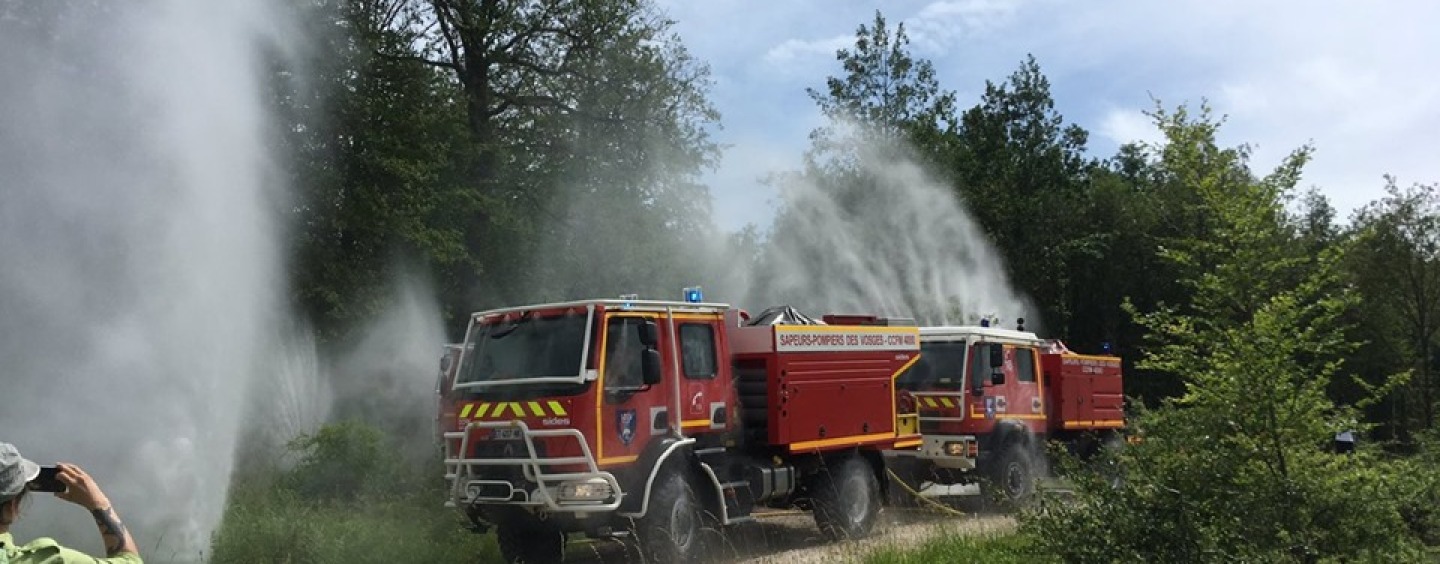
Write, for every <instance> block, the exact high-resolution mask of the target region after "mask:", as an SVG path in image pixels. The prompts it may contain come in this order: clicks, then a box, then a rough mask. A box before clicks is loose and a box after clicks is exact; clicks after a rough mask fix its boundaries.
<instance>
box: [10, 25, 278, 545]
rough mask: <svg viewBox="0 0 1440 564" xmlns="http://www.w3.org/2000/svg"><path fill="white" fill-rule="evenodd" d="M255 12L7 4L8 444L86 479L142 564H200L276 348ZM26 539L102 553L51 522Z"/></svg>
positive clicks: (36, 504)
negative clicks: (257, 380) (112, 507)
mask: <svg viewBox="0 0 1440 564" xmlns="http://www.w3.org/2000/svg"><path fill="white" fill-rule="evenodd" d="M264 5H265V3H263V2H190V1H188V0H160V1H154V2H140V3H133V2H131V3H111V2H96V1H78V0H76V1H46V2H21V1H11V2H4V3H3V4H0V189H3V195H0V264H3V265H4V268H3V269H0V358H4V359H5V368H4V372H5V375H4V379H3V385H0V395H3V398H4V402H3V407H0V428H3V429H4V433H3V436H0V440H4V441H9V442H13V443H16V444H17V445H18V446H19V447H20V449H21V450H22V452H24V453H26V455H27V456H29V457H31V458H34V459H35V460H37V461H38V462H41V463H51V462H54V461H73V462H76V463H78V464H81V465H82V466H85V467H87V468H88V469H89V470H90V471H91V473H92V474H94V475H95V476H96V477H97V478H98V479H99V480H100V482H101V485H102V486H103V487H104V488H105V490H106V493H107V494H109V496H110V498H111V500H112V501H114V502H115V503H116V506H117V507H118V508H119V510H120V512H121V513H122V514H123V515H124V516H125V517H126V521H127V523H128V524H129V526H130V528H131V530H132V532H133V533H134V534H135V536H136V537H137V539H136V540H137V542H139V544H140V547H141V550H142V551H144V552H145V555H146V559H147V560H152V561H161V562H163V561H171V560H180V561H193V560H198V559H200V558H202V557H203V554H204V552H205V551H206V547H207V546H208V542H209V537H210V534H211V532H212V531H213V530H214V528H215V527H216V525H217V523H218V522H219V519H220V516H221V513H222V511H223V508H224V501H225V496H226V490H227V487H228V484H229V478H230V473H231V467H232V463H233V452H234V449H235V444H236V441H237V438H238V436H239V435H240V433H241V429H242V426H243V425H245V421H244V420H243V417H244V413H245V411H244V409H243V404H244V402H245V399H246V396H247V392H248V391H249V387H250V383H251V381H252V379H253V378H254V375H256V374H259V373H263V372H265V371H267V370H270V369H271V368H273V367H271V366H268V364H269V362H270V361H269V360H268V359H269V358H271V357H272V356H273V355H272V354H271V352H272V351H271V350H269V348H270V346H271V345H273V344H274V343H275V342H276V340H277V339H278V336H277V331H276V328H277V327H282V326H284V323H282V322H281V319H282V318H283V317H284V315H283V313H282V312H281V311H280V307H279V304H280V301H279V298H280V296H281V295H282V292H283V286H282V283H281V281H280V280H281V278H282V277H281V275H280V271H279V258H280V253H279V234H278V232H279V229H278V226H277V225H276V221H274V220H275V218H274V214H273V210H274V209H276V205H277V200H276V198H275V197H276V196H278V194H276V193H274V192H273V191H272V188H270V187H272V186H275V184H276V183H275V177H274V176H273V174H272V168H271V167H270V164H269V159H270V155H267V154H266V151H265V142H264V139H263V127H264V125H265V123H266V118H265V114H264V109H263V104H262V101H261V97H260V94H261V91H262V90H261V85H260V84H259V82H258V80H257V78H258V73H257V72H256V71H257V69H258V64H257V63H258V61H257V60H256V55H257V53H258V51H257V48H256V47H257V42H256V39H257V37H260V36H261V35H263V33H262V31H261V30H264V29H267V28H266V26H267V25H268V24H267V19H268V15H267V14H266V13H265V12H264V10H263V7H264ZM16 532H17V535H18V536H19V537H20V538H22V539H23V538H33V537H35V536H41V535H43V536H53V537H56V538H57V539H58V540H60V542H61V543H63V544H66V545H69V546H73V547H75V548H79V549H82V550H87V551H89V552H91V553H102V552H103V549H102V548H101V547H100V542H99V539H98V535H96V534H95V526H94V524H93V523H92V522H90V519H89V518H88V517H87V516H84V515H77V514H76V510H75V509H74V508H73V507H70V506H69V505H68V504H65V503H63V502H59V501H56V500H50V499H36V500H32V501H31V502H30V503H29V505H28V507H27V508H26V514H25V516H24V518H23V519H21V520H20V521H19V522H18V523H17V525H16Z"/></svg>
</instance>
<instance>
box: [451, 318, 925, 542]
mask: <svg viewBox="0 0 1440 564" xmlns="http://www.w3.org/2000/svg"><path fill="white" fill-rule="evenodd" d="M845 321H848V322H851V323H853V324H846V325H835V324H826V325H795V324H790V323H784V322H780V323H773V324H762V325H756V324H747V323H745V319H744V314H743V313H742V312H740V311H739V310H736V309H733V308H731V307H729V306H727V305H724V304H706V303H691V302H666V301H639V300H589V301H582V302H569V303H562V304H543V305H536V306H525V307H517V308H507V309H503V310H495V311H487V312H481V313H476V314H474V315H473V316H472V318H471V323H470V326H469V329H468V330H467V333H466V339H465V342H464V343H462V344H460V345H458V346H451V347H450V348H449V349H448V350H449V351H450V353H449V354H450V355H452V356H453V357H457V359H456V360H457V361H456V362H452V363H450V364H449V365H446V364H444V363H442V367H447V366H448V368H449V369H450V371H451V373H450V374H449V375H448V376H447V375H445V374H444V372H443V371H442V376H441V380H442V390H441V401H440V408H439V413H440V430H441V438H442V442H443V446H444V449H445V452H446V457H445V462H446V469H447V470H446V478H447V479H448V480H449V483H450V485H451V499H450V502H449V504H450V505H453V506H455V507H457V508H459V509H460V510H461V511H462V512H464V513H465V514H466V515H467V516H468V517H469V518H470V519H471V520H472V521H473V522H474V524H475V525H476V527H477V528H479V529H482V530H483V529H487V528H489V527H491V526H494V527H497V528H498V534H499V535H500V541H501V542H500V544H501V548H502V552H505V553H506V557H507V559H508V558H513V559H517V560H518V559H523V560H527V561H535V560H550V559H552V558H553V557H554V556H555V555H554V554H551V553H548V552H545V553H538V554H537V553H535V552H533V551H531V548H527V547H533V546H534V544H535V543H534V542H533V541H534V539H535V538H543V539H553V538H554V537H555V535H559V537H560V538H563V537H564V535H565V534H567V533H581V532H583V533H585V534H587V535H589V536H596V537H599V536H609V535H613V534H617V533H620V532H625V531H633V532H634V534H636V535H637V536H640V537H641V538H642V542H644V543H645V544H647V546H649V547H650V548H651V549H652V550H654V551H657V553H658V554H660V555H662V556H665V558H663V559H662V560H685V559H688V558H692V557H694V556H695V555H696V553H695V552H694V551H695V550H697V549H696V548H695V547H694V546H693V545H691V544H690V543H689V541H686V540H684V539H682V538H680V537H679V536H676V534H674V533H667V534H665V535H661V534H657V533H653V532H651V531H653V530H664V531H676V530H682V531H683V530H691V528H692V527H691V525H698V523H693V522H691V521H687V520H686V519H687V518H685V517H684V516H682V515H679V514H681V513H683V514H685V515H691V514H695V515H706V516H708V517H705V518H704V519H706V520H713V521H714V522H715V524H717V525H726V524H730V523H737V522H743V521H746V520H749V519H750V518H751V514H752V512H753V511H754V510H756V509H757V508H759V507H764V506H770V507H789V506H793V505H795V504H797V503H798V504H800V505H802V506H806V507H818V508H820V510H817V511H816V520H817V523H819V524H820V526H821V529H822V531H825V532H826V533H827V534H830V535H831V536H834V537H837V538H840V537H846V536H856V535H859V534H864V533H868V531H869V528H870V526H871V525H872V524H873V520H874V517H875V511H876V510H878V501H876V499H870V498H873V497H874V496H873V495H872V494H878V491H879V488H880V487H883V481H882V477H883V476H884V472H883V471H884V466H883V464H884V458H883V455H882V453H883V452H884V451H894V450H897V449H905V448H914V447H915V446H917V445H919V443H920V439H919V435H918V427H919V425H918V422H917V416H916V415H915V414H913V413H902V412H900V411H899V409H898V408H897V393H896V380H897V378H898V377H899V376H900V375H901V374H903V373H904V372H905V371H906V369H908V368H909V367H910V366H912V365H913V364H914V363H916V362H917V360H918V359H919V354H918V353H919V348H920V342H919V331H918V329H917V328H916V327H913V326H908V327H903V326H888V325H886V324H884V323H883V322H882V320H878V319H875V318H871V317H863V316H861V317H850V318H845ZM861 323H868V324H861ZM457 351H459V352H457ZM447 381H448V382H449V386H448V387H445V386H444V384H445V382H447ZM837 480H838V481H840V482H843V483H837ZM871 486H874V487H871ZM872 490H873V491H872ZM857 497H859V498H866V499H869V501H868V502H866V503H859V504H856V503H850V502H841V501H840V499H842V498H845V499H856V498H857ZM877 499H878V498H877ZM842 505H843V506H844V507H841V506H842ZM657 507H658V508H660V509H658V510H657V509H656V508H657ZM677 507H683V508H687V509H685V510H684V511H681V510H680V509H676V508H677ZM847 512H848V513H847ZM632 522H633V523H635V524H636V526H635V527H634V528H633V529H632V527H631V526H630V525H631V523H632ZM695 530H698V529H695ZM682 536H683V535H682ZM686 538H688V537H686ZM527 539H528V540H527ZM511 541H515V542H511ZM522 541H523V542H522ZM546 546H549V545H546Z"/></svg>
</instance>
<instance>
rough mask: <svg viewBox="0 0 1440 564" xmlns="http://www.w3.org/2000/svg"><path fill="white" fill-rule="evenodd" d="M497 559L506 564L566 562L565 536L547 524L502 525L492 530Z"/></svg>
mask: <svg viewBox="0 0 1440 564" xmlns="http://www.w3.org/2000/svg"><path fill="white" fill-rule="evenodd" d="M495 537H496V540H497V541H498V544H499V545H500V556H501V557H503V558H504V559H505V562H507V563H509V564H518V563H523V564H560V563H561V562H563V561H564V560H565V532H564V531H561V530H560V528H559V527H556V526H555V525H552V524H549V523H540V522H523V521H522V522H518V523H503V524H501V525H500V526H499V527H498V528H496V529H495Z"/></svg>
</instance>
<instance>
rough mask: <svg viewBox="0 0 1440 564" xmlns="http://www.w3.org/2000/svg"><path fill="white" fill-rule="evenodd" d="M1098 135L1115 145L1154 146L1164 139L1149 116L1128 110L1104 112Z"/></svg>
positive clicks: (1119, 109)
mask: <svg viewBox="0 0 1440 564" xmlns="http://www.w3.org/2000/svg"><path fill="white" fill-rule="evenodd" d="M1099 133H1100V134H1101V135H1104V136H1105V137H1106V138H1107V139H1109V140H1111V141H1112V142H1114V143H1115V144H1116V145H1123V144H1125V143H1132V142H1135V141H1142V142H1145V143H1151V144H1155V143H1159V142H1160V141H1161V140H1162V139H1163V138H1164V136H1163V135H1161V133H1160V130H1159V129H1158V128H1156V127H1155V122H1154V121H1153V120H1152V119H1150V116H1147V115H1145V114H1144V113H1143V112H1141V111H1140V110H1136V109H1129V108H1111V109H1110V111H1108V112H1106V113H1105V117H1104V118H1103V119H1101V120H1100V128H1099Z"/></svg>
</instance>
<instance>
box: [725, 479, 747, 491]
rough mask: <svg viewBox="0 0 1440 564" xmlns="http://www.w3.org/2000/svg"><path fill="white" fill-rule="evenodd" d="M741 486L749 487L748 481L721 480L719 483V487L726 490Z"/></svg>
mask: <svg viewBox="0 0 1440 564" xmlns="http://www.w3.org/2000/svg"><path fill="white" fill-rule="evenodd" d="M742 486H743V487H747V488H748V487H750V482H747V481H744V480H740V481H736V482H722V483H721V484H720V488H721V489H726V490H733V489H736V488H739V487H742Z"/></svg>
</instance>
